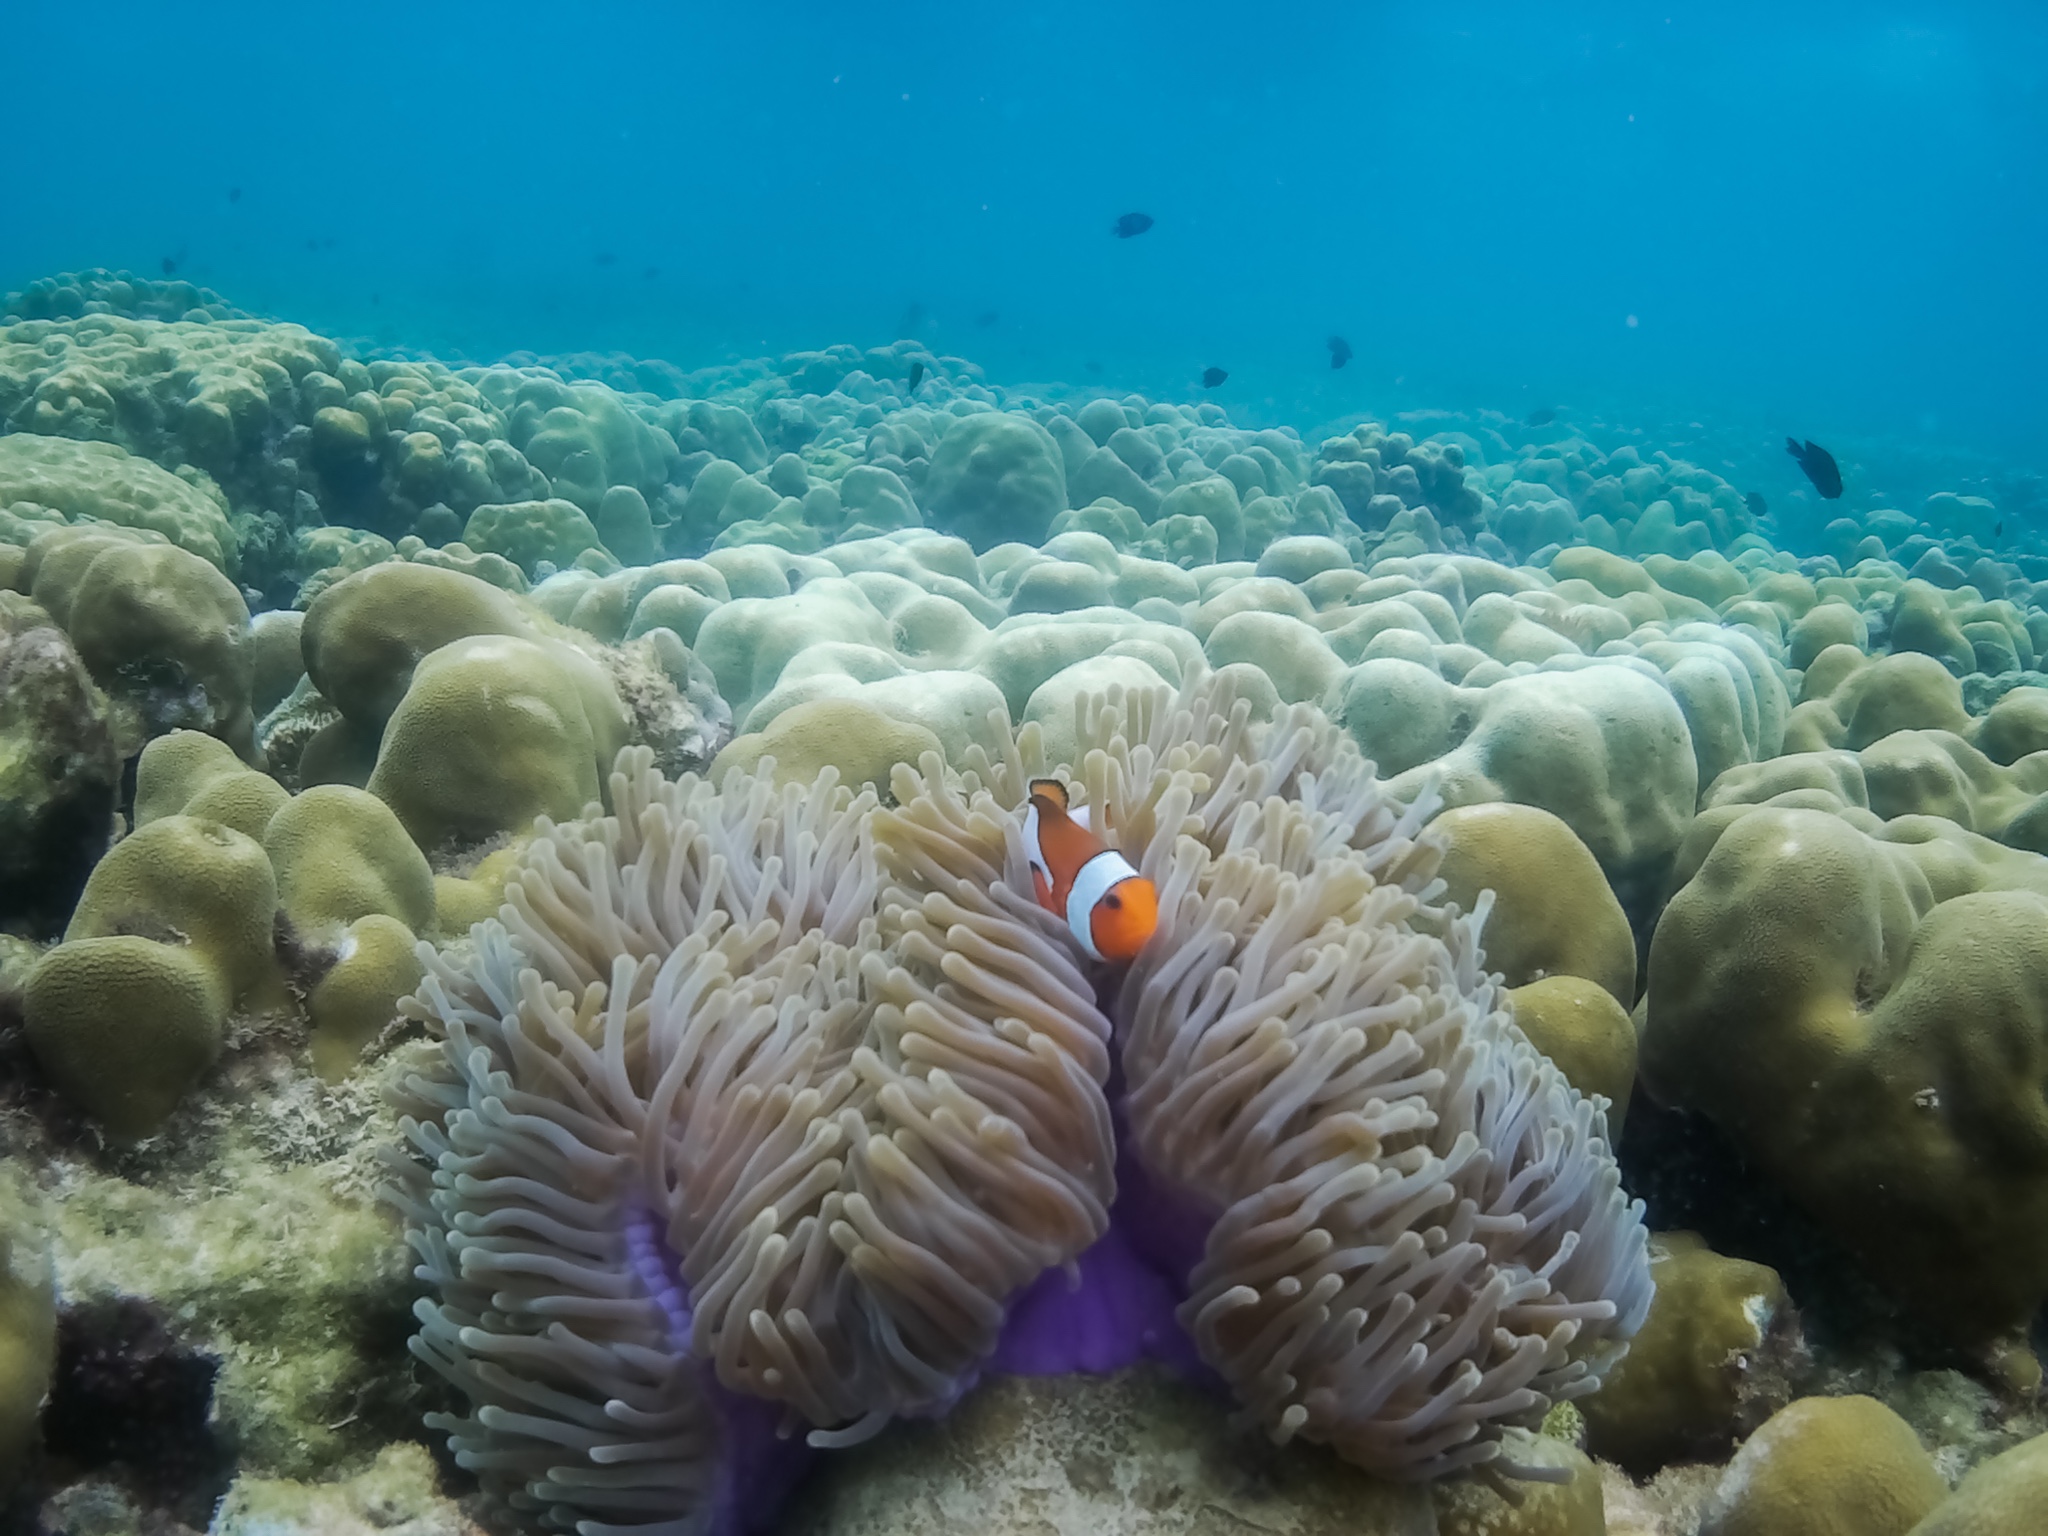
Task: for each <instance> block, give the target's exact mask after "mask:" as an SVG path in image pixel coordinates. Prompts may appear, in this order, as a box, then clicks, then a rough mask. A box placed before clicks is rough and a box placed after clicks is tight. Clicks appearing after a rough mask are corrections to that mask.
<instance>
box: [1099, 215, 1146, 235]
mask: <svg viewBox="0 0 2048 1536" xmlns="http://www.w3.org/2000/svg"><path fill="white" fill-rule="evenodd" d="M1151 227H1152V215H1151V214H1149V213H1127V214H1125V215H1124V216H1123V217H1122V218H1120V219H1118V220H1117V221H1116V222H1115V223H1114V224H1112V225H1110V226H1109V232H1110V233H1111V234H1112V235H1115V236H1116V237H1117V239H1119V240H1128V239H1130V238H1131V236H1133V235H1142V234H1143V233H1145V231H1146V230H1148V229H1150V228H1151Z"/></svg>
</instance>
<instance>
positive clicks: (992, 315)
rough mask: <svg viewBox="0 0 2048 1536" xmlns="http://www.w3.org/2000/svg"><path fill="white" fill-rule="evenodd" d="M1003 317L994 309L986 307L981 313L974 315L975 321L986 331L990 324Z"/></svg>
mask: <svg viewBox="0 0 2048 1536" xmlns="http://www.w3.org/2000/svg"><path fill="white" fill-rule="evenodd" d="M1001 318H1002V316H1000V315H998V314H997V313H996V312H995V311H994V310H992V309H984V310H983V311H982V312H981V313H980V314H978V315H976V316H975V317H974V323H975V324H976V325H978V326H980V327H981V328H982V329H983V330H984V331H985V330H987V329H988V328H989V327H990V326H992V325H994V324H995V323H996V321H998V320H1000V319H1001Z"/></svg>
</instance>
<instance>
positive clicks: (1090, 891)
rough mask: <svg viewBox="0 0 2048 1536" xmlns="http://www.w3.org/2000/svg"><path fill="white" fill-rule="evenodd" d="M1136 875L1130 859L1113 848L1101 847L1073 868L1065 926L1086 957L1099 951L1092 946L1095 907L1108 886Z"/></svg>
mask: <svg viewBox="0 0 2048 1536" xmlns="http://www.w3.org/2000/svg"><path fill="white" fill-rule="evenodd" d="M1137 876H1138V872H1137V871H1136V870H1135V869H1133V868H1132V867H1131V861H1130V860H1129V859H1127V858H1125V857H1124V856H1123V855H1122V854H1120V853H1118V852H1117V851H1116V850H1115V849H1114V848H1105V849H1103V850H1102V852H1100V853H1098V854H1097V855H1095V857H1094V858H1092V859H1090V860H1089V861H1088V862H1087V863H1086V864H1083V865H1082V866H1081V867H1080V869H1078V870H1077V871H1075V874H1074V888H1073V889H1072V890H1070V891H1068V892H1067V927H1068V928H1070V929H1071V930H1073V934H1074V937H1075V938H1077V939H1079V940H1080V941H1081V948H1082V949H1084V950H1086V951H1087V952H1088V958H1089V959H1090V960H1100V959H1101V958H1102V952H1101V951H1100V950H1098V949H1097V948H1096V947H1095V909H1096V907H1097V906H1099V905H1101V902H1102V898H1103V897H1105V896H1107V895H1108V894H1109V892H1110V887H1112V886H1115V885H1119V884H1121V883H1122V882H1124V881H1126V880H1135V879H1136V878H1137Z"/></svg>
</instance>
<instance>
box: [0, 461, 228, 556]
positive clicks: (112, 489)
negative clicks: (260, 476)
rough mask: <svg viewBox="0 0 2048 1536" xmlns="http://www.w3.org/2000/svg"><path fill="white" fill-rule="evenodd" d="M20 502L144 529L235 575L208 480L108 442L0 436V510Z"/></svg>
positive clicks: (224, 523)
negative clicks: (163, 466) (184, 476)
mask: <svg viewBox="0 0 2048 1536" xmlns="http://www.w3.org/2000/svg"><path fill="white" fill-rule="evenodd" d="M23 501H25V502H32V503H34V504H36V505H39V506H44V507H48V508H51V509H52V510H54V511H56V512H60V513H62V514H63V515H64V516H65V517H66V518H67V519H70V520H71V521H74V522H77V521H81V520H93V521H98V522H103V523H114V524H117V525H120V526H123V527H129V528H146V529H148V530H150V531H151V532H153V533H158V534H161V535H162V536H163V537H164V538H166V539H168V540H169V541H170V542H171V543H173V544H175V545H177V546H178V547H179V548H181V549H184V550H187V551H189V552H190V553H192V554H195V555H197V556H199V557H200V558H201V559H202V560H205V561H206V562H207V563H208V564H209V565H211V566H213V567H214V568H215V569H216V570H220V571H225V572H226V573H227V574H229V575H231V576H232V575H233V574H234V573H235V569H236V564H237V546H236V543H235V535H234V530H233V529H232V528H230V527H229V525H228V511H227V503H226V500H225V499H224V498H223V497H222V496H221V494H220V491H219V490H218V489H217V488H216V487H215V486H214V485H213V483H212V481H210V480H208V479H207V478H206V477H205V476H204V475H194V476H193V478H191V479H189V480H188V479H181V478H179V477H178V476H177V475H174V474H171V473H170V472H169V471H168V470H164V469H159V468H158V467H157V466H156V465H154V464H152V463H150V462H149V460H147V459H140V458H136V457H134V456H133V455H131V454H130V453H128V452H127V451H126V450H125V449H122V448H118V447H116V446H115V445H114V444H112V443H80V442H73V441H72V440H71V439H70V438H68V437H45V436H39V435H36V434H33V433H27V432H19V433H14V434H12V435H10V436H6V437H0V507H4V506H7V505H8V504H10V503H12V502H23Z"/></svg>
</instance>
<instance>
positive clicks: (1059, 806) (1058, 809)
mask: <svg viewBox="0 0 2048 1536" xmlns="http://www.w3.org/2000/svg"><path fill="white" fill-rule="evenodd" d="M1024 846H1025V848H1026V849H1027V850H1028V852H1029V854H1030V857H1031V888H1032V890H1033V891H1034V892H1035V893H1036V895H1037V897H1038V904H1039V905H1040V906H1041V907H1044V908H1045V910H1046V911H1048V912H1050V913H1052V914H1053V915H1054V916H1055V917H1064V918H1065V919H1066V920H1067V927H1068V928H1070V929H1072V930H1073V934H1074V937H1075V938H1076V939H1078V940H1079V941H1080V943H1081V947H1082V948H1083V949H1084V950H1086V951H1087V952H1088V956H1089V958H1090V959H1092V960H1117V961H1123V960H1129V959H1131V958H1132V957H1133V956H1134V955H1136V954H1137V953H1138V951H1139V950H1140V949H1141V948H1143V947H1144V943H1145V941H1146V940H1147V939H1149V938H1151V937H1152V931H1153V929H1155V928H1157V927H1158V926H1159V893H1158V892H1157V891H1155V890H1153V889H1152V882H1151V881H1150V880H1147V879H1146V878H1145V877H1144V876H1143V875H1141V874H1139V873H1138V872H1137V871H1136V870H1135V869H1133V868H1132V867H1131V862H1130V860H1128V859H1126V858H1125V857H1124V856H1123V855H1122V854H1120V853H1118V852H1117V851H1116V850H1115V849H1114V848H1111V847H1109V846H1107V845H1106V844H1105V843H1104V842H1103V841H1102V839H1101V838H1099V837H1097V836H1096V835H1095V832H1094V830H1093V829H1092V828H1091V827H1090V826H1089V825H1088V808H1087V807H1086V806H1083V807H1082V808H1081V809H1080V810H1078V811H1075V810H1069V809H1068V806H1067V787H1066V785H1064V784H1062V783H1061V782H1060V781H1059V780H1058V779H1033V780H1032V781H1031V800H1030V803H1029V804H1028V805H1027V806H1026V807H1025V811H1024Z"/></svg>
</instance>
